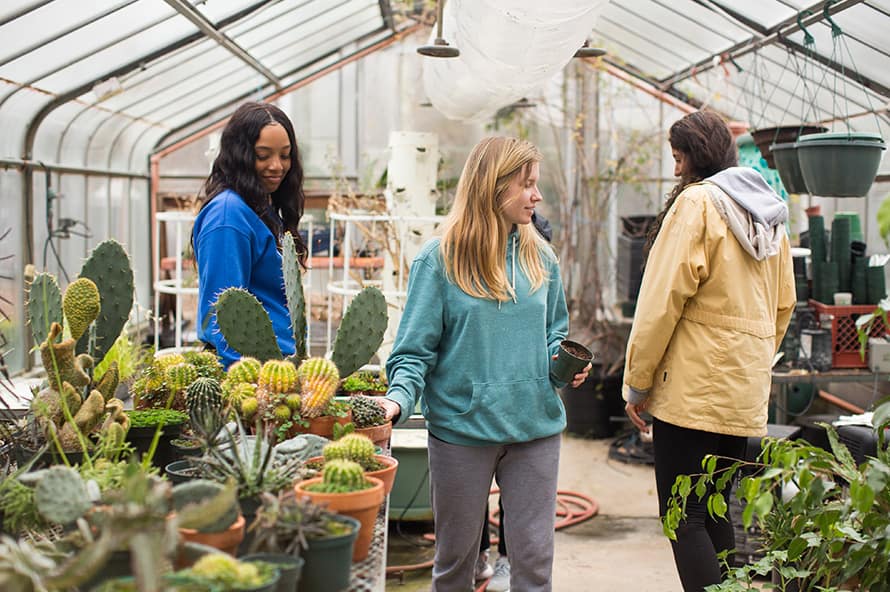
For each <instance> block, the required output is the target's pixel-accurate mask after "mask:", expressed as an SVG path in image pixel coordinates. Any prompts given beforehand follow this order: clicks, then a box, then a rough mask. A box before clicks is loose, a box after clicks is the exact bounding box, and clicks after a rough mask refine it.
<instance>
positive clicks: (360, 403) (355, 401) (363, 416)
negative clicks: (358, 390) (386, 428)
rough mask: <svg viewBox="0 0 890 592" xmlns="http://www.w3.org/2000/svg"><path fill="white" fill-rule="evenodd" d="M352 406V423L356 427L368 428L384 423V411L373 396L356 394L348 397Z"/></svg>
mask: <svg viewBox="0 0 890 592" xmlns="http://www.w3.org/2000/svg"><path fill="white" fill-rule="evenodd" d="M349 404H350V405H351V406H352V423H354V424H355V427H357V428H369V427H372V426H378V425H383V424H385V423H386V421H387V420H386V411H384V409H383V407H381V406H380V404H379V403H377V401H375V400H374V398H373V397H365V396H363V395H356V396H354V397H350V398H349Z"/></svg>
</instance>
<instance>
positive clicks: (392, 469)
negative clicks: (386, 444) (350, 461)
mask: <svg viewBox="0 0 890 592" xmlns="http://www.w3.org/2000/svg"><path fill="white" fill-rule="evenodd" d="M374 460H376V461H377V462H379V463H381V464H384V465H386V466H385V467H384V468H382V469H377V470H376V471H365V476H366V477H374V478H375V479H380V480H381V481H383V494H384V495H389V492H390V491H392V486H393V484H394V483H395V481H396V471H397V470H398V468H399V459H397V458H395V457H393V456H384V455H382V454H375V455H374ZM306 463H307V464H309V463H312V464H319V465H324V457H323V456H313V457H312V458H307V459H306Z"/></svg>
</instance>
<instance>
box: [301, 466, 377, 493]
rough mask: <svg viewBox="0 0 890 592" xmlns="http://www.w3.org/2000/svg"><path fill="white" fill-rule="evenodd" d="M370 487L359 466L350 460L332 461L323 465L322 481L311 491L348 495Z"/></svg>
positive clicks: (371, 485)
mask: <svg viewBox="0 0 890 592" xmlns="http://www.w3.org/2000/svg"><path fill="white" fill-rule="evenodd" d="M370 487H373V484H372V483H371V482H369V481H368V480H367V479H365V472H364V470H363V469H362V467H361V465H359V464H358V463H356V462H353V461H351V460H345V459H334V460H331V461H327V462H325V463H324V469H323V470H322V481H321V483H318V484H316V486H315V487H313V488H312V489H314V490H315V491H321V492H325V493H349V492H351V491H360V490H362V489H368V488H370Z"/></svg>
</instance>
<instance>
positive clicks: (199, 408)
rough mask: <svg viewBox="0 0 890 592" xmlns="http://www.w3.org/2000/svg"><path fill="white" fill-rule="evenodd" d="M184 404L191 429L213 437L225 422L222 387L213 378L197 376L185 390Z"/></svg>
mask: <svg viewBox="0 0 890 592" xmlns="http://www.w3.org/2000/svg"><path fill="white" fill-rule="evenodd" d="M185 405H186V409H187V410H188V414H189V421H190V423H191V426H192V429H193V430H194V431H195V432H196V433H198V434H201V435H204V436H208V437H211V438H212V437H213V436H215V435H216V434H217V433H218V432H219V430H221V429H222V427H223V425H224V424H225V414H224V412H223V397H222V388H221V387H220V385H219V381H217V380H216V379H214V378H204V377H199V378H197V379H196V380H195V381H194V382H193V383H191V384H190V385H189V386H188V388H187V389H186V391H185Z"/></svg>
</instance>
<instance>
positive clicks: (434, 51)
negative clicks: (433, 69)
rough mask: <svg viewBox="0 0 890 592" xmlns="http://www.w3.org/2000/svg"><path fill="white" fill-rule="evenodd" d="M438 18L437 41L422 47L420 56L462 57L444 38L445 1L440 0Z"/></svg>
mask: <svg viewBox="0 0 890 592" xmlns="http://www.w3.org/2000/svg"><path fill="white" fill-rule="evenodd" d="M437 4H438V7H437V8H438V11H437V12H438V16H437V17H436V39H435V40H434V41H433V44H432V45H422V46H420V47H418V48H417V53H419V54H420V55H425V56H429V57H432V58H456V57H457V56H459V55H460V50H459V49H458V48H456V47H452V46H450V45H448V42H447V41H445V39H444V38H443V37H442V8H443V5H444V4H445V0H439V2H438V3H437Z"/></svg>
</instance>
